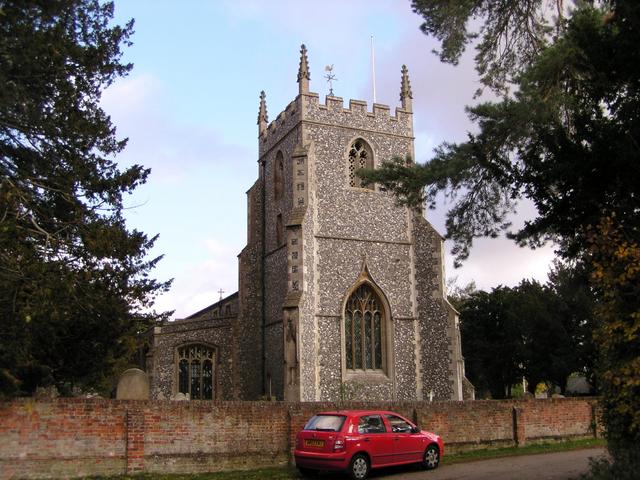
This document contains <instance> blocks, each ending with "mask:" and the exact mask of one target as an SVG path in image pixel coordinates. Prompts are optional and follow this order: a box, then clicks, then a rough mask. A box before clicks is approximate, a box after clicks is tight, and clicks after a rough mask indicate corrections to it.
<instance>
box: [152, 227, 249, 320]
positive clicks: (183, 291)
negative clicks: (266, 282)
mask: <svg viewBox="0 0 640 480" xmlns="http://www.w3.org/2000/svg"><path fill="white" fill-rule="evenodd" d="M203 247H204V248H203ZM197 248H198V249H200V248H203V257H202V261H201V262H189V263H186V264H183V265H182V268H176V270H175V280H174V283H173V285H172V287H171V290H170V291H169V292H167V293H166V294H164V295H162V296H160V297H159V298H158V300H157V302H156V308H157V309H158V310H160V311H164V310H174V309H175V313H174V318H184V317H186V316H189V315H191V314H192V313H195V312H197V311H199V310H201V309H203V308H205V307H207V306H209V305H211V304H212V303H215V302H217V301H218V300H219V298H220V293H219V290H223V291H224V293H223V297H227V296H229V295H231V294H232V293H234V292H236V291H237V289H238V265H237V263H238V260H237V255H238V253H239V251H238V250H237V247H236V245H235V244H231V243H224V242H221V241H220V240H218V239H215V238H205V239H202V240H200V241H199V242H198V246H197Z"/></svg>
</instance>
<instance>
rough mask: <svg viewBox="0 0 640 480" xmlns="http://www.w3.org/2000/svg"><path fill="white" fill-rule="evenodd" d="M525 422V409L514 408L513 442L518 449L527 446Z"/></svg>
mask: <svg viewBox="0 0 640 480" xmlns="http://www.w3.org/2000/svg"><path fill="white" fill-rule="evenodd" d="M524 422H525V412H524V409H523V408H522V407H513V440H514V441H515V442H516V446H518V447H522V446H523V445H524V444H525V427H524Z"/></svg>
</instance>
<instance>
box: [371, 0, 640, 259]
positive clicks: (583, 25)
mask: <svg viewBox="0 0 640 480" xmlns="http://www.w3.org/2000/svg"><path fill="white" fill-rule="evenodd" d="M512 3H520V2H512ZM638 9H640V5H637V4H631V3H630V4H624V8H622V7H620V9H619V10H620V11H616V12H615V14H612V13H610V12H607V11H601V10H599V9H596V8H593V7H590V6H587V5H581V7H580V8H578V9H577V10H576V11H575V13H574V14H573V16H572V17H571V19H570V20H569V21H567V22H566V28H565V29H564V30H563V33H562V35H561V36H559V37H558V38H557V40H556V41H555V42H553V43H552V44H551V45H549V46H548V47H546V48H544V49H543V50H542V51H541V52H540V53H539V54H538V55H537V57H536V58H535V60H534V61H533V62H532V63H531V65H529V66H528V67H527V68H526V69H524V70H523V73H521V74H520V75H519V76H518V77H517V79H518V84H517V86H518V90H517V92H516V93H515V94H514V95H513V96H511V97H506V98H504V99H503V100H502V101H500V102H497V103H489V102H487V103H482V104H479V105H477V106H475V107H472V108H469V114H470V116H471V118H472V119H473V120H474V121H475V122H476V123H477V124H478V126H479V129H480V131H479V133H477V134H469V140H468V141H467V142H465V143H462V144H448V143H445V144H443V145H442V146H441V147H440V148H438V149H437V151H436V153H435V155H434V157H433V158H432V159H431V160H430V161H429V162H428V163H426V164H417V165H416V164H413V163H412V162H411V161H410V160H409V161H408V160H407V159H398V158H396V159H394V160H393V161H392V162H389V163H387V164H385V165H382V166H381V168H379V169H378V170H376V171H369V172H367V173H365V174H364V176H365V178H366V179H367V180H368V181H375V182H378V183H380V184H381V185H382V186H383V187H385V188H387V189H389V190H391V191H393V192H394V193H395V194H397V196H398V198H399V201H401V202H402V203H406V204H408V205H412V206H421V205H422V202H423V201H425V200H426V201H427V202H428V204H429V206H431V207H432V206H434V205H435V199H436V195H438V193H440V192H445V194H446V195H448V196H449V197H451V198H452V199H453V200H454V202H455V203H454V204H453V207H452V208H451V210H450V211H449V212H448V213H447V223H446V228H447V237H448V238H450V239H452V240H453V241H454V249H453V253H454V255H455V256H456V260H457V263H458V264H459V263H460V262H461V261H462V260H464V259H465V258H467V256H468V254H469V249H470V247H471V245H472V243H473V239H474V238H476V237H484V236H489V237H495V236H498V235H499V234H500V233H501V232H502V231H505V230H507V229H508V228H509V227H510V223H509V221H508V216H509V214H510V213H511V212H512V211H513V210H514V209H515V207H516V205H517V202H518V200H519V199H521V198H523V197H525V198H528V199H529V200H531V201H532V202H533V203H534V205H535V206H536V208H537V211H538V215H537V216H536V217H535V218H533V219H532V220H530V221H528V222H526V223H525V225H524V227H523V228H522V229H520V230H519V231H516V232H511V233H510V236H511V237H512V238H514V239H515V240H516V241H517V242H518V243H520V244H522V245H524V244H528V245H529V246H531V247H536V246H539V245H541V244H542V243H543V242H545V241H546V240H549V239H553V240H555V241H556V242H557V243H558V244H559V247H560V249H561V252H562V253H563V254H564V255H566V256H567V257H575V256H576V255H577V254H578V252H580V251H584V248H585V238H586V237H585V235H586V227H587V226H588V225H596V224H598V222H599V219H600V218H601V217H602V216H603V215H604V212H615V213H616V214H617V215H618V218H619V219H621V220H620V221H624V222H628V221H632V222H637V220H638V210H639V209H638V201H637V198H638V194H639V192H638V189H639V188H640V187H639V185H640V169H638V168H637V163H638V162H637V157H638V147H637V145H638V138H637V136H638V128H639V127H638V122H639V119H638V117H637V115H635V114H634V112H637V109H638V100H640V94H639V93H638V92H637V88H638V80H637V79H638V77H639V75H638V73H639V72H638V69H640V67H638V65H640V62H638V60H639V59H638V58H637V57H638V56H639V55H640V53H638V49H637V48H635V45H637V44H638V43H639V42H640V34H638V33H637V32H639V31H640V28H637V27H638V25H635V26H634V24H633V22H635V21H638V23H640V20H638V14H637V10H638ZM563 25H564V24H563ZM524 66H525V65H522V67H523V68H524ZM623 219H624V220H623Z"/></svg>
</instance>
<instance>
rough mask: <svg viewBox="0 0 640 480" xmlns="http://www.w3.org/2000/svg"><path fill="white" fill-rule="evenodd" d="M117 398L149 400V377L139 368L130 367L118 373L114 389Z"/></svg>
mask: <svg viewBox="0 0 640 480" xmlns="http://www.w3.org/2000/svg"><path fill="white" fill-rule="evenodd" d="M116 399H118V400H149V378H148V377H147V374H146V373H144V372H143V371H142V370H140V369H139V368H130V369H129V370H125V371H124V372H123V373H122V375H120V380H118V389H117V390H116Z"/></svg>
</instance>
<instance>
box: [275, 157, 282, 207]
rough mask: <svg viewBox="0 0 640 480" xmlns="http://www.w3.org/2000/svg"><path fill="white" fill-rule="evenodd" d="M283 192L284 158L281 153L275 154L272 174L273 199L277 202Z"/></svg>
mask: <svg viewBox="0 0 640 480" xmlns="http://www.w3.org/2000/svg"><path fill="white" fill-rule="evenodd" d="M283 191H284V157H283V156H282V152H280V151H278V153H276V162H275V171H274V172H273V197H274V198H275V199H276V200H279V199H280V197H282V192H283Z"/></svg>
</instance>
